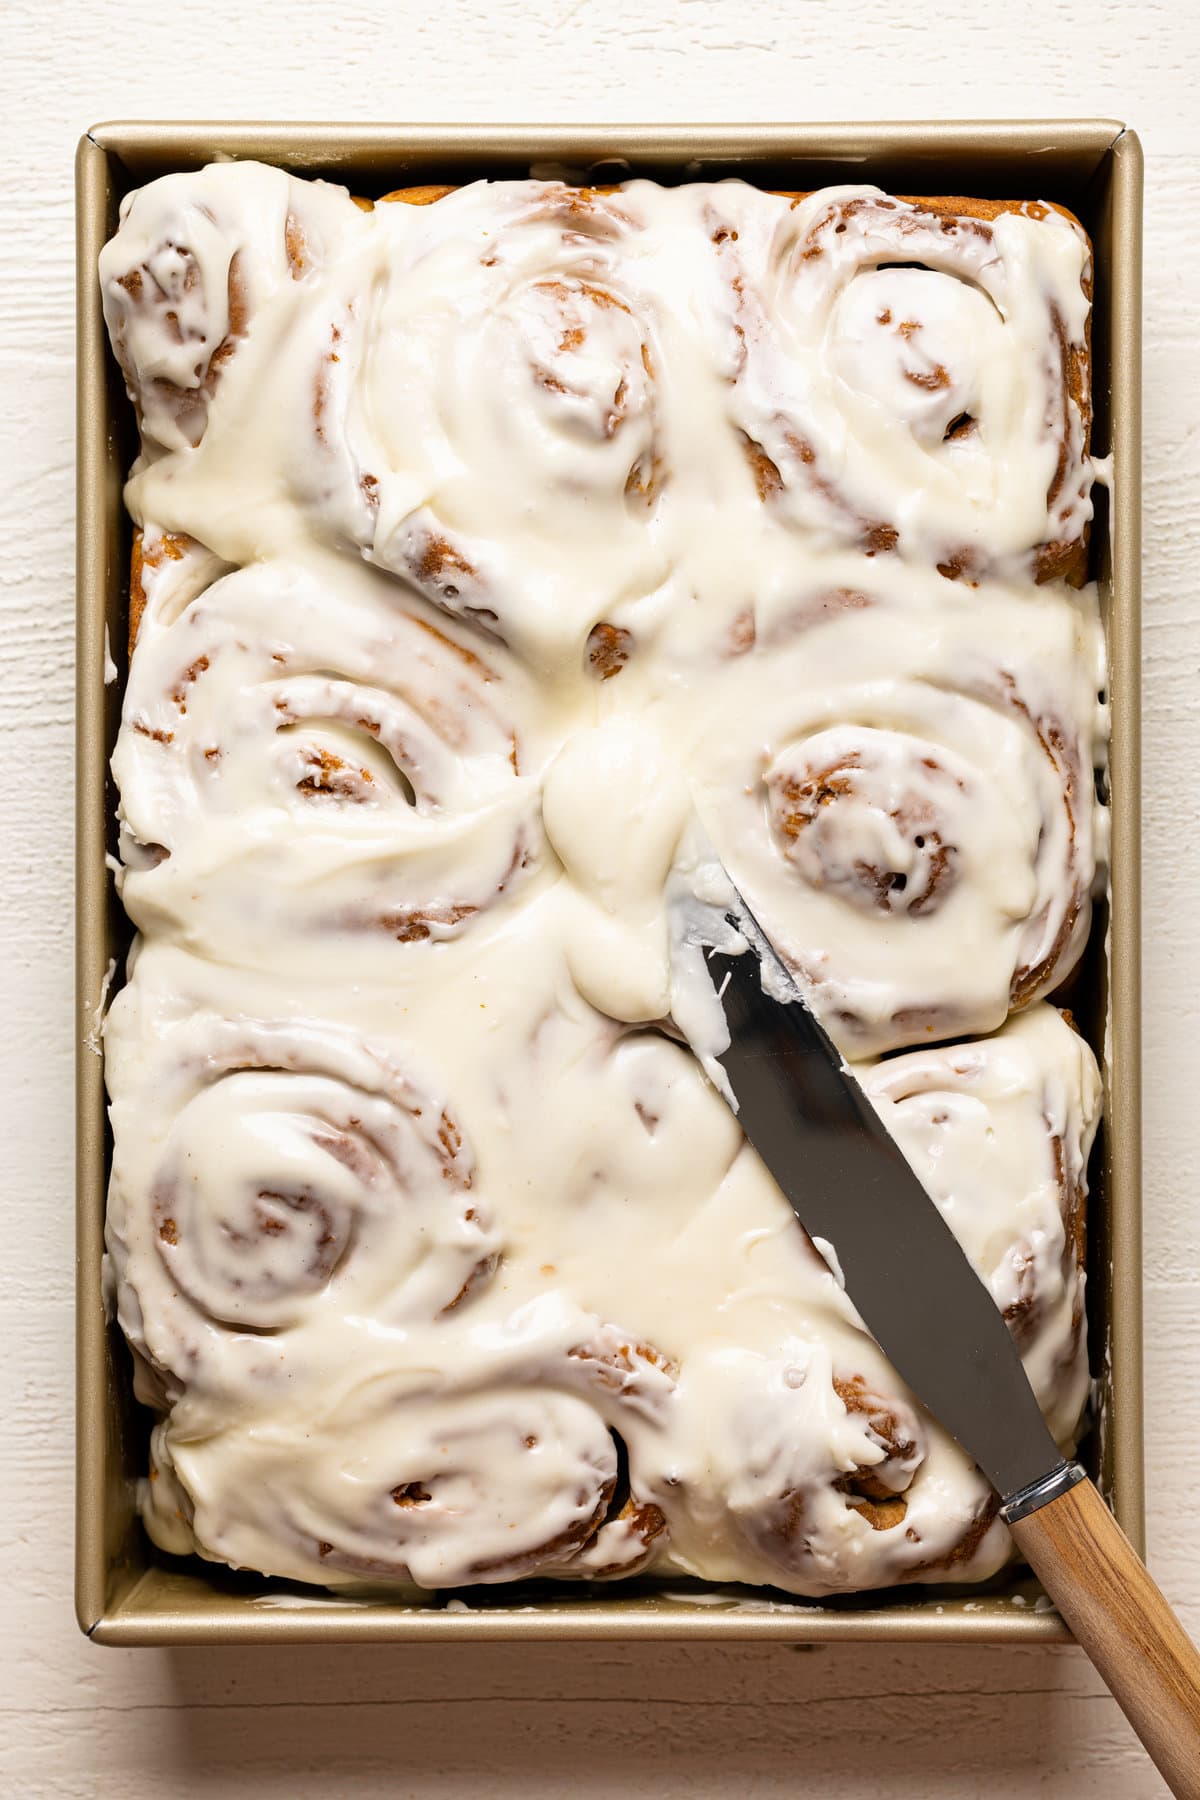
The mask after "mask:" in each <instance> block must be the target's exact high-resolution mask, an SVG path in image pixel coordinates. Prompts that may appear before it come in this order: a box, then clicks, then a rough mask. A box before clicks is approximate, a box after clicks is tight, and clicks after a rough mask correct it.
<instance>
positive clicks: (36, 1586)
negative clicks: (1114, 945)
mask: <svg viewBox="0 0 1200 1800" xmlns="http://www.w3.org/2000/svg"><path fill="white" fill-rule="evenodd" d="M789 13H790V16H788V14H789ZM1198 50H1200V24H1198V20H1197V17H1196V15H1195V14H1194V13H1193V12H1192V11H1191V9H1189V8H1187V7H1183V8H1180V9H1178V10H1176V9H1174V8H1171V7H1168V6H1167V5H1166V4H1165V0H1122V3H1114V4H1110V5H1107V6H1105V7H1104V8H1103V9H1100V8H1097V7H1096V6H1095V5H1094V4H1082V3H1081V0H1063V4H1062V5H1060V6H1058V7H1056V8H1054V9H1048V8H1047V7H1046V6H1045V5H1043V4H1041V3H1040V0H1039V3H1038V4H1033V3H1032V0H1013V3H1012V4H1010V5H1008V6H1007V7H997V6H994V5H992V4H990V3H988V0H964V4H963V5H962V6H961V7H960V8H958V9H957V16H955V17H954V18H952V19H950V20H948V21H945V22H943V21H939V22H938V23H937V24H936V25H935V24H933V23H932V20H929V21H927V20H926V19H925V18H922V17H921V16H920V15H918V14H913V13H909V14H905V13H904V12H903V11H897V9H896V8H895V7H894V6H890V5H889V6H884V5H882V4H880V3H879V0H861V3H860V4H859V5H857V6H855V7H849V6H847V5H846V4H845V3H844V0H806V4H805V5H804V6H803V7H802V8H801V7H795V8H792V9H786V10H785V9H782V8H779V7H777V6H776V5H775V4H774V0H663V3H662V5H661V6H660V7H659V8H658V9H657V10H648V9H647V8H645V7H644V6H634V5H632V4H630V3H629V0H608V4H606V5H605V6H604V7H603V8H599V7H597V8H594V9H593V8H591V7H589V6H588V5H587V4H586V0H585V3H583V4H581V3H580V0H557V3H555V0H519V3H518V0H491V4H490V5H489V6H487V7H486V8H485V7H482V6H480V5H477V4H464V3H463V0H445V3H444V4H442V5H440V6H432V7H431V6H428V5H426V6H423V7H418V6H415V5H413V4H412V0H391V3H390V4H384V0H351V4H350V5H349V6H347V7H345V8H342V9H335V8H333V7H332V6H330V5H328V4H326V3H325V0H290V3H289V4H288V5H287V6H286V7H270V8H261V9H251V8H248V7H246V6H244V5H242V4H240V3H239V4H236V5H235V4H233V3H232V0H212V3H211V4H210V5H209V6H208V7H207V8H206V9H203V10H201V9H199V8H196V9H192V8H188V9H187V10H186V13H185V11H184V9H182V8H177V7H173V6H169V5H163V4H162V3H161V0H123V4H121V5H118V4H116V0H93V3H92V5H91V6H90V7H88V8H82V7H77V6H76V5H74V4H72V3H71V0H49V3H47V0H8V4H7V6H6V7H5V8H4V10H3V16H2V18H0V94H2V95H3V96H4V99H5V108H4V114H5V123H6V126H7V135H8V152H7V156H6V160H5V167H4V171H3V175H2V176H0V181H2V184H3V186H2V203H3V205H2V213H0V216H2V218H3V232H4V251H3V256H2V258H0V384H2V386H3V390H4V393H5V396H6V401H7V405H6V408H5V413H4V416H3V423H2V424H0V474H2V475H3V481H2V482H0V533H2V540H3V542H4V545H5V550H6V555H5V559H4V562H3V564H0V608H2V612H0V735H2V740H3V741H4V742H5V743H7V744H8V745H9V746H10V748H9V753H8V757H7V759H6V767H7V768H8V770H9V771H10V779H9V781H8V782H7V784H6V792H5V806H4V809H3V818H4V825H3V828H2V830H0V845H2V847H3V854H4V868H5V889H4V894H3V900H4V904H3V906H2V907H0V963H2V966H3V967H4V968H5V969H6V970H7V971H8V972H9V986H8V992H9V996H10V998H9V1004H8V1008H7V1030H6V1032H5V1033H4V1035H3V1039H2V1040H0V1093H2V1094H3V1095H4V1097H5V1099H4V1129H3V1131H2V1132H0V1170H2V1172H3V1173H2V1179H3V1189H2V1191H3V1198H4V1205H5V1208H6V1219H5V1233H4V1242H5V1246H6V1255H5V1267H6V1277H5V1291H4V1301H5V1304H4V1306H3V1308H2V1309H0V1417H2V1418H3V1420H4V1451H3V1455H2V1457H0V1593H3V1595H4V1601H5V1605H4V1618H3V1631H2V1632H0V1793H3V1794H5V1795H9V1794H12V1795H15V1796H22V1797H23V1796H26V1795H31V1796H33V1795H36V1796H47V1797H54V1796H60V1795H91V1794H98V1793H101V1792H103V1793H111V1794H117V1795H121V1796H122V1797H123V1800H124V1797H127V1800H139V1797H140V1796H142V1795H151V1794H154V1795H160V1794H166V1795H180V1794H187V1795H190V1794H203V1795H205V1796H241V1795H243V1794H249V1793H255V1794H260V1795H262V1796H264V1797H268V1796H269V1797H275V1796H279V1797H281V1800H282V1797H283V1796H288V1797H290V1796H293V1795H295V1796H303V1795H318V1794H319V1795H326V1794H330V1793H332V1794H337V1795H341V1794H350V1793H353V1794H375V1793H378V1794H385V1793H386V1794H388V1795H397V1796H406V1795H416V1794H421V1795H434V1796H458V1795H463V1794H467V1793H485V1794H488V1795H498V1796H500V1795H508V1794H524V1795H530V1796H532V1797H533V1800H540V1797H541V1796H547V1797H548V1796H551V1795H555V1796H557V1795H572V1796H574V1795H579V1796H584V1795H586V1796H593V1795H594V1796H601V1795H603V1796H605V1797H607V1796H609V1795H612V1794H614V1793H624V1794H631V1795H634V1794H636V1795H663V1796H668V1797H673V1796H675V1795H681V1796H682V1795H686V1796H688V1797H689V1800H704V1797H707V1796H724V1795H726V1794H752V1795H755V1796H760V1795H761V1796H769V1795H775V1794H779V1795H783V1794H788V1795H796V1794H805V1795H810V1796H814V1797H820V1800H874V1797H875V1796H881V1797H882V1796H884V1795H888V1796H912V1797H913V1800H917V1797H920V1800H966V1797H968V1796H972V1795H980V1796H987V1797H988V1800H1001V1797H1003V1800H1030V1797H1031V1796H1033V1795H1036V1794H1041V1793H1047V1794H1048V1793H1051V1792H1054V1793H1057V1794H1065V1795H1069V1796H1076V1795H1084V1794H1086V1795H1087V1796H1088V1800H1142V1797H1143V1796H1150V1795H1156V1794H1159V1793H1162V1792H1163V1791H1164V1790H1163V1788H1162V1785H1161V1783H1160V1782H1159V1781H1158V1780H1157V1778H1156V1777H1155V1776H1154V1775H1153V1773H1152V1771H1151V1770H1150V1769H1149V1768H1148V1765H1147V1764H1146V1763H1145V1762H1144V1760H1143V1759H1142V1758H1141V1756H1140V1753H1139V1752H1138V1750H1137V1746H1136V1744H1135V1743H1134V1740H1133V1738H1132V1736H1131V1734H1130V1732H1129V1731H1128V1729H1127V1727H1126V1726H1125V1725H1124V1723H1123V1721H1122V1720H1121V1718H1120V1716H1119V1714H1118V1713H1117V1711H1116V1708H1115V1707H1114V1705H1113V1704H1112V1702H1111V1701H1110V1700H1109V1699H1108V1698H1107V1696H1106V1695H1104V1693H1103V1690H1102V1688H1101V1686H1100V1683H1099V1682H1098V1680H1097V1678H1096V1677H1095V1676H1094V1675H1093V1674H1092V1672H1091V1670H1090V1669H1089V1668H1088V1666H1087V1665H1086V1663H1085V1662H1084V1660H1083V1658H1082V1657H1081V1655H1080V1654H1079V1652H1077V1651H1074V1650H1043V1651H1013V1650H992V1651H984V1650H976V1651H969V1652H964V1651H958V1650H953V1649H939V1648H921V1647H918V1646H912V1647H908V1648H896V1649H891V1648H885V1647H882V1646H875V1647H870V1646H864V1647H846V1648H844V1649H843V1648H824V1649H820V1650H815V1651H811V1652H797V1651H794V1650H787V1649H758V1648H748V1647H739V1646H724V1647H713V1648H711V1649H703V1648H698V1647H680V1646H646V1647H644V1648H629V1649H625V1648H621V1647H611V1648H603V1649H601V1648H594V1649H589V1648H587V1647H586V1646H582V1645H581V1646H578V1647H575V1648H569V1647H562V1646H542V1647H533V1648H530V1649H528V1650H522V1649H517V1648H512V1647H496V1648H487V1647H482V1646H481V1647H475V1648H464V1649H461V1650H459V1651H456V1652H455V1651H450V1650H447V1649H442V1650H436V1651H435V1650H419V1649H408V1648H394V1649H390V1650H389V1649H369V1648H364V1649H360V1650H353V1649H344V1650H336V1651H328V1652H326V1651H317V1650H293V1651H290V1652H283V1653H280V1652H274V1651H266V1650H263V1651H249V1650H246V1651H225V1652H207V1651H198V1650H193V1651H181V1652H177V1653H158V1652H151V1651H140V1652H139V1651H128V1652H117V1651H112V1650H99V1649H95V1648H93V1647H91V1646H89V1645H88V1644H86V1643H85V1642H84V1641H83V1640H82V1638H80V1637H79V1635H78V1633H77V1632H76V1628H75V1625H74V1623H73V1620H72V1616H71V1603H70V1558H71V1473H70V1471H71V1294H70V1288H71V1270H72V1244H71V1230H72V1227H71V1183H72V1145H71V1119H72V1111H73V1105H72V1093H71V1036H72V1026H73V1020H72V1010H73V1008H72V999H71V974H70V956H71V900H70V858H71V823H70V798H71V781H72V774H71V657H72V650H71V633H72V616H71V614H72V607H71V595H72V562H71V556H72V515H73V504H72V398H73V396H72V340H71V332H72V323H71V316H72V315H71V305H72V300H71V293H72V199H71V186H70V159H71V153H72V150H73V146H74V142H75V139H76V137H77V136H78V134H79V132H80V131H81V130H82V129H83V128H84V127H85V126H86V125H87V124H89V123H90V122H92V121H93V120H95V119H99V118H104V117H115V116H119V115H124V116H139V115H140V116H142V117H147V118H153V117H170V116H172V115H174V116H176V117H199V116H204V115H208V116H212V117H230V118H237V117H242V118H249V117H255V116H258V117H264V116H266V117H271V116H274V117H280V118H286V117H306V116H307V117H318V118H320V117H324V118H372V117H376V118H392V119H398V118H399V119H402V118H405V117H409V118H429V119H435V118H484V117H491V118H503V117H518V116H519V117H527V118H530V119H552V118H555V117H566V118H585V117H606V116H607V117H610V118H614V119H615V118H629V119H634V118H655V117H660V118H661V117H664V116H666V117H672V118H678V119H688V118H726V119H736V118H743V117H744V118H752V119H767V118H781V119H787V118H805V117H810V118H817V119H820V118H838V117H847V116H859V117H872V116H874V117H883V118H887V117H920V116H921V115H923V114H925V115H929V116H934V117H943V118H944V117H953V116H970V115H972V114H978V115H981V116H991V117H1004V116H1022V115H1035V114H1051V115H1054V114H1057V115H1069V114H1075V115H1078V114H1082V113H1085V112H1090V113H1102V114H1105V115H1111V116H1115V117H1119V118H1124V119H1127V120H1128V121H1129V122H1130V123H1132V124H1134V125H1136V126H1137V127H1138V128H1139V129H1140V130H1141V132H1142V134H1143V138H1144V141H1145V144H1146V149H1147V153H1148V159H1149V166H1148V191H1147V220H1146V224H1147V297H1146V298H1147V337H1146V421H1145V423H1146V444H1147V467H1146V477H1147V507H1146V526H1147V544H1148V553H1147V566H1146V650H1145V678H1146V730H1145V764H1144V769H1145V774H1144V786H1145V795H1146V815H1147V816H1146V872H1147V907H1146V1020H1147V1025H1146V1053H1147V1057H1146V1063H1147V1066H1146V1090H1145V1091H1146V1139H1147V1151H1146V1285H1147V1294H1146V1299H1147V1396H1146V1398H1147V1405H1146V1429H1147V1440H1148V1490H1149V1532H1150V1556H1151V1562H1152V1565H1153V1567H1154V1569H1155V1572H1156V1573H1157V1575H1158V1577H1159V1579H1160V1580H1161V1581H1162V1583H1163V1585H1164V1587H1165V1588H1166V1591H1167V1593H1168V1594H1169V1596H1170V1597H1171V1598H1172V1599H1173V1600H1174V1601H1175V1602H1176V1603H1177V1604H1178V1605H1179V1606H1180V1610H1181V1612H1182V1614H1183V1617H1184V1619H1185V1621H1186V1622H1187V1624H1188V1625H1189V1627H1190V1629H1191V1630H1192V1632H1193V1633H1200V1567H1198V1566H1197V1551H1198V1550H1200V1525H1197V1523H1196V1517H1197V1515H1196V1510H1195V1505H1194V1490H1195V1488H1196V1484H1197V1479H1198V1478H1200V1434H1198V1433H1197V1430H1196V1425H1195V1409H1194V1408H1193V1407H1192V1406H1191V1405H1190V1401H1189V1399H1188V1396H1189V1395H1190V1386H1191V1382H1192V1381H1193V1380H1195V1379H1196V1377H1197V1374H1198V1373H1200V1275H1198V1274H1197V1270H1198V1269H1200V1205H1198V1204H1197V1202H1196V1200H1195V1196H1194V1191H1193V1185H1192V1182H1191V1180H1190V1174H1191V1170H1192V1168H1193V1167H1194V1165H1195V1156H1194V1129H1195V1128H1194V1122H1193V1119H1194V1111H1195V1102H1194V1094H1195V1092H1196V1090H1197V1087H1198V1085H1200V1047H1198V1046H1197V1041H1196V1027H1197V1024H1198V1023H1200V950H1197V948H1196V923H1195V902H1194V896H1195V893H1196V891H1197V887H1198V884H1200V841H1198V840H1197V835H1196V832H1195V829H1194V818H1195V803H1194V792H1195V790H1194V788H1193V787H1192V785H1191V771H1192V770H1194V769H1195V767H1196V766H1197V764H1198V762H1200V705H1198V704H1197V700H1196V681H1197V675H1198V673H1200V602H1198V600H1197V588H1196V581H1195V569H1196V566H1197V556H1198V554H1200V525H1198V523H1197V519H1198V517H1200V515H1198V514H1197V510H1196V505H1195V496H1196V494H1197V490H1198V483H1200V416H1198V415H1197V413H1196V396H1197V394H1200V343H1198V342H1197V338H1196V332H1195V288H1194V286H1193V283H1195V282H1196V280H1197V278H1198V277H1200V233H1198V232H1197V230H1196V226H1195V223H1194V219H1195V213H1194V195H1193V192H1192V187H1193V183H1194V182H1196V180H1197V179H1198V178H1200V125H1197V124H1196V122H1195V120H1196V112H1195V103H1194V81H1193V78H1192V74H1191V69H1192V68H1193V67H1194V61H1195V55H1196V53H1197V51H1198Z"/></svg>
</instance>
